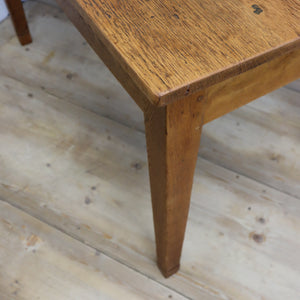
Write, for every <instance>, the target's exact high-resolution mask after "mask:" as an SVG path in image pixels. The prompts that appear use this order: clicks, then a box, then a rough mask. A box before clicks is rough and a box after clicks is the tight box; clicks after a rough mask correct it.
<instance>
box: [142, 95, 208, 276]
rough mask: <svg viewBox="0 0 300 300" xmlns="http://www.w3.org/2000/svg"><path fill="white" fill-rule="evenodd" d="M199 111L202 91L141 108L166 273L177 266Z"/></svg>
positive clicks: (159, 258)
mask: <svg viewBox="0 0 300 300" xmlns="http://www.w3.org/2000/svg"><path fill="white" fill-rule="evenodd" d="M203 111H204V97H203V96H201V95H200V96H199V95H196V96H191V97H190V99H184V100H182V101H181V100H179V101H176V102H175V103H172V104H170V105H168V106H165V107H160V108H154V109H153V110H152V111H150V112H147V113H145V128H146V139H147V150H148V162H149V173H150V184H151V196H152V207H153V217H154V227H155V236H156V248H157V264H158V267H159V268H160V270H161V272H162V273H163V275H164V276H165V277H169V276H171V275H172V274H174V273H175V272H177V270H178V269H179V264H180V256H181V249H182V244H183V240H184V233H185V227H186V222H187V217H188V211H189V205H190V196H191V190H192V184H193V176H194V170H195V165H196V161H197V154H198V148H199V143H200V136H201V129H202V123H203Z"/></svg>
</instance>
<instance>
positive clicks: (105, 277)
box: [0, 200, 186, 300]
mask: <svg viewBox="0 0 300 300" xmlns="http://www.w3.org/2000/svg"><path fill="white" fill-rule="evenodd" d="M8 261H9V263H7V262H8ZM145 281H147V283H146V284H145ZM0 295H1V299H2V300H5V299H14V300H21V299H22V300H24V299H43V300H52V299H56V300H81V299H86V300H96V299H97V300H99V299H103V300H113V299H115V300H118V299H135V300H138V299H148V300H152V299H161V300H163V299H168V298H172V299H178V300H183V299H186V298H185V297H184V296H181V295H179V294H177V293H176V292H174V291H172V290H171V289H169V288H166V287H164V286H162V285H161V284H159V283H157V282H155V281H153V280H150V279H148V278H147V279H146V278H145V276H143V275H141V274H139V273H138V272H136V271H134V270H132V269H130V268H128V267H126V266H125V265H123V264H121V263H119V262H117V261H115V260H113V259H111V258H109V257H108V256H106V255H104V254H103V253H101V252H100V251H97V250H96V249H94V248H92V247H88V246H87V245H84V244H83V243H80V242H79V241H77V240H75V239H73V238H71V237H70V236H68V235H66V234H64V233H62V232H60V231H59V230H57V229H55V228H53V227H50V226H49V225H47V224H45V223H43V222H41V221H39V220H37V219H35V218H33V217H32V216H30V215H28V214H26V213H24V212H22V211H20V210H19V209H17V208H15V207H12V206H11V205H9V204H7V203H5V202H3V201H1V200H0Z"/></svg>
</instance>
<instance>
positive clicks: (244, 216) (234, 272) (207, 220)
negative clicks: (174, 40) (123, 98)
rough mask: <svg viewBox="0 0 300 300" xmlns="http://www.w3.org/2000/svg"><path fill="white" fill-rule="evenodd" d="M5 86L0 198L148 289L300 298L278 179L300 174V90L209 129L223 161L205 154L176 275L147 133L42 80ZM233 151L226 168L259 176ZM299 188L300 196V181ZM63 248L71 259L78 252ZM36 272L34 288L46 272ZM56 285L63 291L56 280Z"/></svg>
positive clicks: (292, 226)
mask: <svg viewBox="0 0 300 300" xmlns="http://www.w3.org/2000/svg"><path fill="white" fill-rule="evenodd" d="M28 4H29V3H28ZM35 5H36V4H35ZM0 27H1V26H0ZM9 42H10V45H11V46H10V47H9V48H7V49H6V51H7V50H9V49H12V50H13V49H14V47H15V48H16V49H21V47H19V46H18V45H17V43H16V39H15V40H9ZM1 50H2V49H1ZM15 51H16V50H15ZM19 51H20V50H19ZM23 51H24V53H27V54H28V55H29V54H30V53H31V51H29V53H28V52H26V51H25V50H24V49H23ZM5 53H7V52H5ZM12 53H13V54H16V53H18V52H14V51H13V52H12ZM7 54H9V53H7ZM1 55H3V54H2V52H1ZM31 55H32V54H31ZM3 57H4V55H3ZM8 57H9V56H8ZM25 57H26V56H25ZM77 57H78V56H77ZM37 58H38V59H37V61H39V58H40V56H37ZM12 61H13V63H14V64H15V63H17V61H16V60H12ZM71 62H73V60H72V61H70V63H71ZM50 74H51V73H50ZM51 76H52V75H51ZM50 78H51V77H50ZM49 80H50V79H49ZM67 82H68V79H66V80H65V81H64V83H66V84H67ZM79 87H80V86H79ZM79 87H78V88H79ZM75 91H76V89H75V88H74V89H73V93H75ZM0 92H1V95H2V96H1V98H0V125H1V126H0V138H1V143H0V167H1V174H0V197H1V199H4V200H5V201H7V202H9V203H11V204H12V205H14V206H16V207H18V208H20V209H22V210H24V211H26V212H27V213H29V214H31V215H33V216H34V217H36V218H40V219H41V220H42V221H43V222H45V223H47V224H49V225H51V226H52V227H55V228H57V229H59V230H60V231H62V232H65V233H67V234H68V235H70V236H72V237H73V238H76V239H77V240H79V241H81V242H84V243H85V244H86V245H90V246H92V247H94V248H95V249H97V250H99V251H100V252H102V253H104V254H105V255H106V256H110V257H112V258H113V259H114V260H117V261H118V262H121V263H122V264H125V265H127V266H129V267H131V268H133V269H135V270H137V271H138V272H139V273H141V274H144V275H146V278H145V280H143V281H141V282H139V285H140V284H145V285H147V284H149V278H152V279H154V280H155V281H157V282H159V283H161V284H163V285H164V286H167V287H168V288H170V289H172V290H174V291H177V292H178V293H180V294H182V295H184V296H186V297H187V298H189V299H205V300H207V299H209V300H216V299H218V300H224V299H247V300H257V299H259V298H262V299H266V300H282V299H286V297H287V296H288V298H289V299H293V300H294V299H298V295H299V294H300V290H299V288H300V287H299V280H300V265H299V263H300V262H299V255H298V252H299V251H298V250H299V247H300V244H299V242H300V236H299V232H300V217H299V216H300V202H299V199H297V198H295V197H292V196H289V195H287V194H286V193H282V192H279V191H278V190H276V189H273V188H271V187H270V184H269V183H268V182H269V180H270V181H271V183H272V179H273V177H276V176H279V172H280V171H279V170H284V169H283V167H284V168H285V167H286V170H285V171H284V173H283V174H282V175H280V176H281V178H282V179H283V180H284V182H289V178H290V177H289V176H290V175H291V174H295V175H296V174H297V172H298V174H299V170H300V169H299V167H300V166H299V163H298V162H300V160H299V151H297V149H299V147H298V146H297V145H299V126H300V125H299V118H297V116H298V114H297V112H298V110H299V101H298V100H299V96H297V95H298V94H296V93H293V92H291V91H287V90H286V92H284V90H283V89H282V90H280V91H279V93H280V94H279V96H280V97H279V96H278V97H277V98H276V95H278V92H277V93H274V94H273V95H270V96H268V97H264V98H263V99H260V101H258V102H252V103H251V104H250V105H249V107H247V106H245V107H243V108H241V109H239V110H237V111H235V112H234V113H233V114H230V115H227V116H225V117H224V118H220V119H219V120H217V121H220V123H218V124H217V123H215V121H214V122H211V123H210V124H207V125H206V126H207V127H208V126H211V125H214V126H213V127H211V128H210V129H209V132H207V133H206V134H208V133H209V134H210V135H211V136H209V138H210V139H211V143H210V144H209V143H205V145H207V149H206V154H207V153H208V152H211V155H212V154H213V153H214V150H213V149H214V147H216V146H217V145H219V147H220V150H219V154H218V155H217V156H216V155H215V158H218V159H219V162H218V164H219V165H218V164H217V163H210V162H209V161H207V160H205V159H201V158H199V159H198V162H197V166H196V170H195V178H194V185H193V192H192V199H191V209H190V216H189V220H188V224H187V234H186V237H185V246H184V248H183V252H182V258H181V270H180V271H179V272H178V273H177V274H175V275H174V276H172V277H170V278H169V279H167V280H166V279H164V278H163V276H161V274H160V272H159V271H158V270H157V267H156V265H155V247H154V246H155V243H154V234H153V225H152V212H151V199H150V190H149V184H148V180H149V178H148V171H147V156H146V151H145V150H146V145H145V136H144V134H143V133H141V132H139V131H136V130H134V129H132V128H128V126H123V125H120V124H119V123H118V122H115V121H112V120H109V119H108V118H105V117H101V116H98V115H96V114H94V113H90V112H88V111H87V110H84V109H82V108H81V107H78V106H75V105H73V104H71V103H69V102H68V101H66V100H65V99H61V98H57V97H55V96H53V95H49V93H47V92H46V91H44V90H42V89H41V88H40V86H39V85H34V81H33V83H32V85H29V84H28V83H22V82H20V81H18V80H14V79H12V78H9V77H7V76H5V75H4V74H3V73H1V78H0ZM272 103H273V104H272ZM250 106H251V109H250ZM297 109H298V110H297ZM122 113H124V112H123V110H122ZM120 114H121V112H120ZM285 119H286V120H288V122H287V121H286V120H285ZM272 120H273V121H272ZM274 120H275V121H274ZM237 122H239V123H240V125H239V126H237V125H236V123H237ZM284 124H286V125H284ZM204 128H205V126H204ZM243 136H244V138H242V137H243ZM202 138H203V136H202ZM213 140H215V143H213ZM237 141H238V142H237ZM262 141H263V142H264V144H263V143H262ZM225 142H226V144H224V143H225ZM272 144H273V145H272ZM226 145H228V147H229V148H226ZM265 147H266V149H265ZM274 147H275V148H274ZM292 148H294V150H291V149H292ZM230 149H233V151H229V150H230ZM228 151H229V154H230V156H227V159H228V164H230V165H231V166H234V167H236V168H237V167H239V168H240V169H242V170H244V172H245V173H246V174H248V175H247V176H248V177H249V176H252V177H253V178H254V180H252V179H249V178H248V177H247V176H243V175H241V174H237V173H235V172H232V171H230V170H228V169H225V168H223V167H221V166H220V165H221V164H224V163H226V153H227V155H229V154H228ZM267 151H269V152H267ZM271 151H274V154H275V155H274V156H273V158H272V160H271V156H272V155H271V154H273V153H272V152H271ZM267 153H269V154H268V155H270V158H269V157H267V156H266V155H265V154H267ZM277 153H284V157H283V158H282V159H281V158H280V157H278V158H276V154H277ZM276 159H277V160H276ZM271 164H273V165H271ZM262 165H266V166H267V167H266V168H265V167H261V166H262ZM257 166H259V167H260V170H259V172H260V173H259V175H260V176H257V174H258V173H256V172H257V170H255V169H257ZM272 166H273V168H272ZM276 166H277V168H276ZM261 179H264V180H265V181H266V184H262V183H261V182H259V181H261ZM293 183H294V185H296V187H294V191H296V188H298V186H299V176H298V177H295V178H294V180H293ZM286 187H288V186H286ZM291 188H293V186H291ZM12 215H14V214H12ZM0 222H1V221H0ZM25 225H26V224H25ZM1 238H3V236H2V235H0V239H1ZM59 245H60V244H59ZM70 245H71V244H70ZM59 247H60V251H61V253H62V254H61V255H62V257H64V253H68V250H69V248H68V247H67V248H65V247H64V245H60V246H59ZM76 249H77V248H76ZM64 251H67V252H64ZM0 252H1V250H0ZM39 253H41V252H38V251H37V254H39ZM47 253H49V252H47ZM73 256H74V253H73ZM44 257H45V259H47V257H48V256H47V254H45V256H44ZM62 259H63V258H62ZM67 260H68V258H67ZM91 261H92V258H91V260H89V261H86V262H87V263H88V266H87V267H88V268H91V265H92V266H93V263H90V262H91ZM9 265H10V264H8V266H7V267H8V268H9ZM32 266H33V265H32V264H31V267H32ZM48 266H49V264H48ZM18 270H19V269H18ZM34 270H35V269H33V271H34ZM90 272H91V273H90ZM40 273H41V272H39V274H40ZM84 274H86V275H85V276H84V280H83V282H86V281H89V280H90V279H92V278H96V279H95V281H96V284H97V285H96V287H97V288H99V285H98V283H99V281H98V280H99V279H98V276H100V275H99V274H97V275H93V274H94V273H93V272H92V271H87V273H84ZM0 275H1V273H0ZM117 275H118V274H116V275H115V276H117ZM94 276H95V277H94ZM0 277H1V276H0ZM123 277H124V278H123ZM11 278H14V277H11ZM110 278H111V277H110ZM114 278H115V277H114ZM118 278H119V279H120V281H123V280H125V281H126V280H127V278H128V276H127V277H126V272H125V274H124V273H122V275H120V277H118ZM16 279H17V278H16ZM29 279H30V278H29ZM29 279H28V285H26V287H28V290H29V291H31V292H32V291H33V290H35V287H36V286H38V287H39V286H40V277H38V278H37V277H32V280H29ZM4 280H5V278H4V279H1V281H2V282H6V281H4ZM74 280H75V282H76V279H75V278H74ZM1 281H0V282H1ZM73 282H74V281H73ZM83 282H81V283H82V284H84V283H83ZM60 284H61V283H60ZM70 284H72V282H71V283H70ZM125 284H126V283H125ZM128 284H129V285H130V283H128ZM6 286H7V285H6ZM59 286H61V285H59ZM77 286H78V285H76V287H77ZM245 286H246V287H247V288H245ZM79 287H80V286H78V288H79ZM47 291H48V292H49V294H50V295H51V292H53V293H57V294H58V295H59V294H60V292H59V291H57V289H55V286H51V287H49V286H47ZM85 292H86V293H87V294H88V291H87V290H85ZM19 295H20V298H21V297H22V296H23V295H24V294H22V292H21V291H20V294H19ZM61 295H62V296H61V297H62V298H63V296H64V290H62V291H61ZM32 298H33V297H31V294H30V295H28V296H27V295H24V297H22V298H21V299H22V300H24V299H26V300H32Z"/></svg>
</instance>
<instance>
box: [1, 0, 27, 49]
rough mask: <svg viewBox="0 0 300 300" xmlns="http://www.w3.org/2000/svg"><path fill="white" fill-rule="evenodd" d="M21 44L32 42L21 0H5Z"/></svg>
mask: <svg viewBox="0 0 300 300" xmlns="http://www.w3.org/2000/svg"><path fill="white" fill-rule="evenodd" d="M5 2H6V4H7V8H8V10H9V13H10V15H11V19H12V22H13V24H14V27H15V30H16V33H17V36H18V39H19V41H20V43H21V45H23V46H24V45H27V44H30V43H31V42H32V38H31V35H30V32H29V28H28V24H27V20H26V17H25V13H24V9H23V4H22V2H21V0H5Z"/></svg>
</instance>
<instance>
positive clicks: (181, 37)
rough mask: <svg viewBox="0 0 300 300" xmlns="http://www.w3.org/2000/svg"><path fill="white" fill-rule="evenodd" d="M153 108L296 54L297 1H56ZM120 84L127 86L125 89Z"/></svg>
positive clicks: (298, 42)
mask: <svg viewBox="0 0 300 300" xmlns="http://www.w3.org/2000/svg"><path fill="white" fill-rule="evenodd" d="M58 3H59V4H60V5H61V7H62V8H63V9H64V10H65V12H66V13H67V14H68V11H69V10H70V9H71V10H74V11H75V12H76V13H77V14H78V17H74V18H71V20H72V21H73V22H74V24H75V25H76V24H77V27H78V28H79V30H80V27H81V25H80V24H79V23H78V22H79V19H81V20H82V21H81V23H85V24H86V28H87V31H85V33H84V37H85V38H87V40H89V38H88V37H89V36H94V38H95V39H97V40H99V42H101V43H102V44H103V45H104V47H105V49H106V50H105V51H108V53H109V57H108V58H107V59H106V63H107V62H108V64H109V61H111V60H114V61H116V62H118V64H120V66H121V68H123V69H124V70H126V72H127V73H128V75H129V77H130V78H131V80H132V81H133V82H134V83H135V84H136V86H138V87H139V88H140V89H141V91H142V92H143V93H144V94H145V95H146V96H147V98H148V100H150V101H151V102H152V103H155V104H157V105H161V104H167V103H169V102H171V101H173V100H175V99H178V98H182V97H186V96H187V95H188V94H191V93H194V92H196V91H198V90H200V89H204V88H206V87H208V86H210V85H213V84H215V83H218V82H221V81H223V80H225V79H227V78H230V77H233V76H235V75H238V74H240V73H243V72H245V71H247V70H249V69H252V68H254V67H257V66H258V65H260V64H262V63H264V62H267V61H269V60H271V59H273V58H275V57H277V56H280V55H283V54H286V53H287V52H289V51H291V50H293V49H296V48H299V47H300V37H299V31H300V24H299V19H300V3H299V1H297V0H287V1H281V0H272V1H268V2H266V3H262V2H261V1H260V3H258V6H259V7H260V8H261V9H262V12H261V13H260V14H257V13H255V12H256V9H254V8H253V7H252V6H253V1H250V0H243V1H240V0H234V1H230V2H229V3H228V2H220V1H217V2H216V1H212V0H204V1H197V0H188V1H184V2H182V1H179V0H176V1H172V2H170V1H160V0H154V1H132V0H131V1H126V2H120V1H117V0H110V1H92V0H75V1H71V0H59V1H58ZM114 74H115V75H116V76H117V74H116V73H114ZM117 77H118V76H117ZM122 84H124V82H122Z"/></svg>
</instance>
